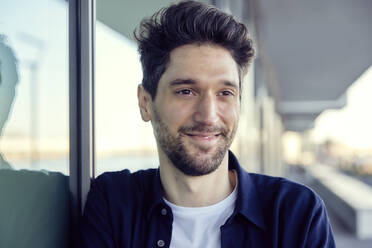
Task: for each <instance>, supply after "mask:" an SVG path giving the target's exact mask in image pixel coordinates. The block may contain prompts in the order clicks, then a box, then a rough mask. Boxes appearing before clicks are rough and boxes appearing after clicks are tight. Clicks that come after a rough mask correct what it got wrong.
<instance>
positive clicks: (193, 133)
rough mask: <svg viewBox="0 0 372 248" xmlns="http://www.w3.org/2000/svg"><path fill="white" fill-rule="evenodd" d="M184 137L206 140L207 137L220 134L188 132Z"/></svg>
mask: <svg viewBox="0 0 372 248" xmlns="http://www.w3.org/2000/svg"><path fill="white" fill-rule="evenodd" d="M186 135H188V136H197V137H200V138H208V137H216V136H219V135H220V133H204V132H188V133H186Z"/></svg>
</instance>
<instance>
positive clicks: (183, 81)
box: [169, 79, 239, 89]
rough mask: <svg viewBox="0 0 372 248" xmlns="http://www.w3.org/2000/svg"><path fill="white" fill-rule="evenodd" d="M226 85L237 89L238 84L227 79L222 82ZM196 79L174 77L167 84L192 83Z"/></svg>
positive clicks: (194, 82)
mask: <svg viewBox="0 0 372 248" xmlns="http://www.w3.org/2000/svg"><path fill="white" fill-rule="evenodd" d="M222 83H223V84H224V85H226V86H230V87H233V88H235V89H239V86H238V84H236V83H235V82H230V81H228V80H226V81H223V82H222ZM194 84H196V81H195V80H194V79H175V80H172V81H170V82H169V86H177V85H194Z"/></svg>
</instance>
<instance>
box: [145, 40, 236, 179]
mask: <svg viewBox="0 0 372 248" xmlns="http://www.w3.org/2000/svg"><path fill="white" fill-rule="evenodd" d="M239 90H240V89H239V74H238V68H237V65H236V63H235V61H234V59H233V58H232V56H231V54H230V53H229V51H228V50H226V49H225V48H222V47H220V46H213V45H184V46H181V47H178V48H176V49H174V50H173V51H172V52H171V54H170V61H169V64H168V66H167V68H166V70H165V72H164V74H163V75H162V76H161V78H160V80H159V84H158V89H157V95H156V97H155V100H154V101H153V102H151V103H150V104H149V105H148V106H149V116H148V119H149V120H151V122H152V125H153V129H154V135H155V138H156V141H157V144H158V150H159V152H161V153H164V154H165V155H166V156H167V157H168V159H169V160H170V161H171V162H172V164H173V165H174V166H175V167H176V168H178V169H179V170H180V171H182V172H183V173H184V174H186V175H191V176H200V175H205V174H208V173H211V172H213V171H214V170H215V169H217V168H218V166H219V165H220V164H221V162H222V160H223V158H224V156H225V155H226V152H227V150H228V148H229V146H230V145H231V143H232V140H233V138H234V135H235V132H236V129H237V124H238V120H239V109H240V100H239ZM142 117H144V116H143V115H142ZM145 119H146V118H145Z"/></svg>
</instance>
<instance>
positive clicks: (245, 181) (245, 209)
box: [147, 151, 266, 229]
mask: <svg viewBox="0 0 372 248" xmlns="http://www.w3.org/2000/svg"><path fill="white" fill-rule="evenodd" d="M229 170H236V172H237V176H238V197H237V199H236V204H235V210H234V213H233V215H234V216H235V215H236V214H238V213H240V214H241V215H242V216H244V217H245V218H246V219H247V220H248V221H250V222H252V223H253V224H255V225H256V226H258V227H260V228H261V229H265V228H266V227H265V222H264V215H263V208H262V207H263V206H262V203H261V200H260V197H259V193H258V191H257V189H256V186H255V185H254V183H253V182H252V179H251V178H250V175H249V173H248V172H246V171H245V170H244V169H243V168H242V167H241V166H240V164H239V162H238V160H237V158H236V157H235V155H234V154H233V153H232V152H231V151H229ZM149 185H150V187H151V188H150V192H151V194H150V197H149V198H148V204H147V206H149V208H148V211H147V218H148V220H150V219H151V216H152V212H154V210H155V209H156V208H157V207H158V206H159V205H161V206H166V204H165V202H164V200H163V196H164V189H163V186H162V183H161V180H160V171H159V168H158V169H156V170H155V173H154V176H153V178H152V183H150V184H149Z"/></svg>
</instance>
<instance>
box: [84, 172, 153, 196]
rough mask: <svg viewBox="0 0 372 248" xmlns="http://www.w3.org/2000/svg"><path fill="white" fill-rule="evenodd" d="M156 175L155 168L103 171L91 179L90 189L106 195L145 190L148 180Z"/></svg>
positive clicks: (126, 193)
mask: <svg viewBox="0 0 372 248" xmlns="http://www.w3.org/2000/svg"><path fill="white" fill-rule="evenodd" d="M155 175H156V169H147V170H139V171H136V172H134V173H132V172H130V171H129V170H127V169H126V170H122V171H115V172H105V173H103V174H101V175H100V176H98V177H97V178H95V179H94V180H93V181H92V185H91V191H93V192H94V191H100V192H101V193H103V194H105V195H107V196H108V197H110V196H112V197H115V196H116V195H118V194H125V195H127V196H128V195H129V194H131V193H132V192H133V193H140V192H144V191H147V190H148V188H149V187H150V182H152V181H153V178H154V177H155Z"/></svg>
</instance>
